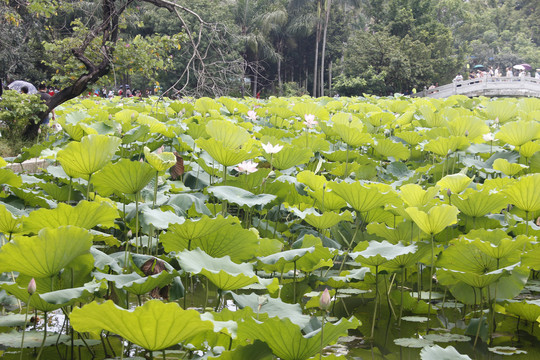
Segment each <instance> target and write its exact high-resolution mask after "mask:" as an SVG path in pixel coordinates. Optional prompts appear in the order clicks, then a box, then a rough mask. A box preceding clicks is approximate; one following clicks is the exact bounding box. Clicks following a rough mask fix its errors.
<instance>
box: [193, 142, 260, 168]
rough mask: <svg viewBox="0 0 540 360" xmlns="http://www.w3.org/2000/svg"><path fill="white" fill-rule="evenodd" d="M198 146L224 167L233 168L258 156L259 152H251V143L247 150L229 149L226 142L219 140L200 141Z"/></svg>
mask: <svg viewBox="0 0 540 360" xmlns="http://www.w3.org/2000/svg"><path fill="white" fill-rule="evenodd" d="M196 144H197V145H199V146H200V147H201V148H202V149H203V150H205V151H207V152H208V154H210V156H211V157H212V158H213V159H214V160H216V161H217V162H218V163H219V164H221V165H223V166H233V165H236V164H239V163H241V162H242V161H245V160H249V159H252V158H254V157H256V156H257V155H258V154H257V152H251V150H252V146H251V145H250V144H249V143H248V146H247V147H246V148H240V147H238V148H228V147H226V146H225V143H224V142H222V141H219V140H214V139H208V140H207V139H198V140H197V141H196ZM244 145H246V144H244Z"/></svg>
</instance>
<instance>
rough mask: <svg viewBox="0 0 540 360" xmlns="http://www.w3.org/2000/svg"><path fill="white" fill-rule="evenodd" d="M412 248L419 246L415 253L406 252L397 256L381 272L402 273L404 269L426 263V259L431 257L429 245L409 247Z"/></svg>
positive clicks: (422, 244)
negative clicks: (422, 262)
mask: <svg viewBox="0 0 540 360" xmlns="http://www.w3.org/2000/svg"><path fill="white" fill-rule="evenodd" d="M410 246H417V250H416V251H414V252H405V253H403V254H400V255H397V256H396V257H394V258H392V259H390V260H389V261H387V262H385V263H384V264H382V266H381V270H388V271H392V272H397V271H402V270H403V269H406V268H409V267H412V266H414V265H416V264H417V263H418V262H421V261H424V258H425V257H427V256H430V254H429V252H430V246H428V245H427V244H424V243H420V244H419V245H409V247H410ZM426 262H427V259H426Z"/></svg>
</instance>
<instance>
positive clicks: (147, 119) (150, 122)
mask: <svg viewBox="0 0 540 360" xmlns="http://www.w3.org/2000/svg"><path fill="white" fill-rule="evenodd" d="M136 121H137V123H138V124H141V125H146V126H148V128H149V129H150V132H151V133H158V134H162V135H169V136H171V137H172V135H173V134H172V133H169V132H168V131H167V126H166V125H165V124H163V123H162V122H160V121H159V120H158V119H156V118H154V117H152V116H149V115H145V114H139V116H138V117H137V120H136Z"/></svg>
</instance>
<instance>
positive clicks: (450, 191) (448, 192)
mask: <svg viewBox="0 0 540 360" xmlns="http://www.w3.org/2000/svg"><path fill="white" fill-rule="evenodd" d="M446 195H448V197H450V196H452V190H450V189H447V190H446Z"/></svg>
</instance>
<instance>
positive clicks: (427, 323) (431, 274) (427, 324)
mask: <svg viewBox="0 0 540 360" xmlns="http://www.w3.org/2000/svg"><path fill="white" fill-rule="evenodd" d="M434 266H435V234H433V233H432V234H431V266H430V269H429V300H428V312H427V317H428V321H427V322H426V333H428V332H429V316H430V315H431V292H432V290H433V268H434Z"/></svg>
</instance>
